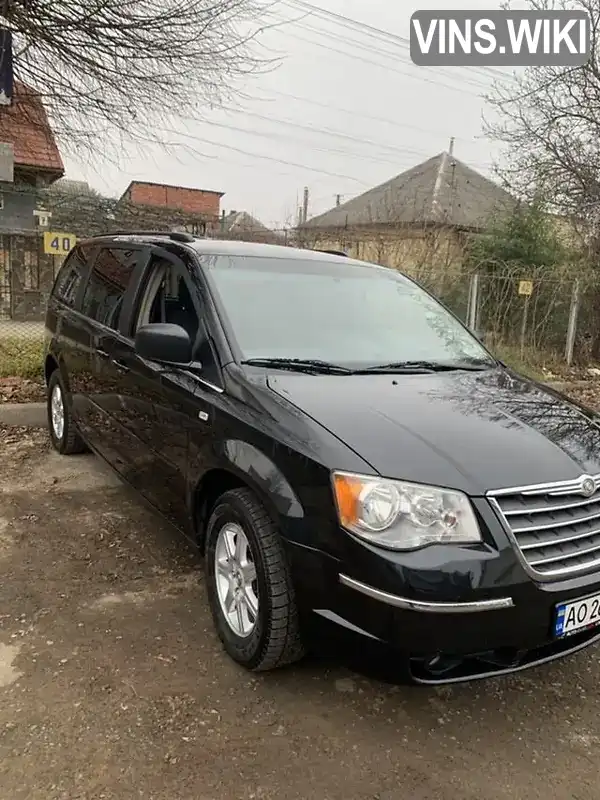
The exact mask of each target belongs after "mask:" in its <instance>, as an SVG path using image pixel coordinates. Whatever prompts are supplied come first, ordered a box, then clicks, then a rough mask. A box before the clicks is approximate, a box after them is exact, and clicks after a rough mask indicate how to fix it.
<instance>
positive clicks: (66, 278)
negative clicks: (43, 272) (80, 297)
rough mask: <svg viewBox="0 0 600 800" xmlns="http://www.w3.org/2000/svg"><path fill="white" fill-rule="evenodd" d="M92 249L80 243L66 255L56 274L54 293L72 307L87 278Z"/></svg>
mask: <svg viewBox="0 0 600 800" xmlns="http://www.w3.org/2000/svg"><path fill="white" fill-rule="evenodd" d="M91 250H92V248H91V247H84V246H82V245H78V246H77V247H76V248H75V249H74V250H73V251H72V252H71V253H69V255H68V256H67V257H66V259H65V261H64V263H63V265H62V267H61V268H60V270H59V272H58V275H57V276H56V281H55V282H54V288H53V289H52V294H53V295H54V296H55V297H58V299H59V300H62V302H63V303H66V304H67V305H68V306H71V308H72V307H73V306H74V305H75V298H76V297H77V291H78V289H79V287H80V286H81V282H82V281H83V280H84V278H85V275H86V272H87V268H88V259H89V257H90V255H91Z"/></svg>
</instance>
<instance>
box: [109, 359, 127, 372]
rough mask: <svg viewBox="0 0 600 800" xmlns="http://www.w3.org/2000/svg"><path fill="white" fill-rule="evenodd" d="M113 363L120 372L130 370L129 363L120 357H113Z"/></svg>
mask: <svg viewBox="0 0 600 800" xmlns="http://www.w3.org/2000/svg"><path fill="white" fill-rule="evenodd" d="M112 363H113V364H114V365H115V367H116V368H117V369H118V370H119V372H129V367H128V366H127V364H124V363H123V362H122V361H119V359H118V358H113V359H112Z"/></svg>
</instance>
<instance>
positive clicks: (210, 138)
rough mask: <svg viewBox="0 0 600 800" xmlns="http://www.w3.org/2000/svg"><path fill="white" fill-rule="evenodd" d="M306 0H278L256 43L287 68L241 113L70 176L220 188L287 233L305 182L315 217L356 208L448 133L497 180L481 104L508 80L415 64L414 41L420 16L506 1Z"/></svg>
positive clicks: (106, 188) (185, 128) (212, 116)
mask: <svg viewBox="0 0 600 800" xmlns="http://www.w3.org/2000/svg"><path fill="white" fill-rule="evenodd" d="M301 2H302V0H300V2H298V0H281V2H280V4H279V5H278V7H277V9H276V10H275V11H274V12H270V16H269V18H268V19H267V20H266V22H268V23H274V22H281V21H282V20H289V22H288V23H286V24H284V25H283V26H279V27H277V28H276V29H272V30H269V31H267V32H266V33H265V34H263V35H262V36H261V40H260V41H261V43H262V47H263V48H265V47H266V48H268V51H269V53H270V55H271V57H278V58H281V59H282V62H281V65H280V66H279V67H278V68H277V69H276V70H274V71H271V72H270V73H268V74H264V75H261V76H260V77H258V78H254V79H253V80H252V81H249V82H248V85H247V86H246V87H245V89H246V92H247V93H248V94H249V95H251V99H250V100H244V103H243V110H239V109H238V110H229V111H228V110H225V111H221V110H220V111H218V112H216V111H213V112H208V113H207V121H206V122H205V123H201V124H194V125H193V126H191V125H190V124H189V123H187V124H185V125H183V124H182V130H181V136H180V137H179V143H178V145H176V146H175V147H171V151H170V152H164V151H162V150H160V149H159V148H157V149H155V150H153V151H152V152H147V153H146V154H144V155H136V156H132V157H129V158H127V159H125V160H124V161H123V163H122V164H121V165H120V167H116V166H110V165H105V164H102V162H101V161H100V160H99V161H98V162H97V163H96V164H93V165H90V166H84V165H82V164H78V163H76V162H73V161H71V160H67V164H66V166H67V177H69V178H74V179H83V180H87V181H88V182H89V183H90V184H91V185H92V186H94V188H96V189H98V190H100V191H102V192H104V193H106V194H110V195H118V194H121V193H122V192H123V191H124V190H125V188H126V187H127V184H128V183H129V181H130V180H136V179H137V180H146V181H156V182H160V183H170V184H176V185H182V186H192V187H196V188H203V189H214V190H217V191H221V192H224V193H225V194H224V197H223V198H222V204H221V208H222V209H225V210H226V211H227V212H229V211H230V210H233V209H235V210H237V211H240V210H246V211H248V212H250V213H251V214H253V215H254V216H256V217H257V218H258V219H260V220H261V221H262V222H264V223H265V224H267V225H269V226H271V227H282V226H284V225H290V224H294V222H295V219H296V215H297V207H298V204H299V203H300V202H301V198H302V191H303V187H304V186H308V188H309V191H310V204H309V216H314V215H315V214H319V213H321V212H323V211H326V210H327V209H328V208H330V207H332V206H333V205H334V204H335V197H336V195H337V194H341V196H342V202H343V201H344V200H348V199H350V198H351V197H353V196H356V195H358V194H361V193H362V192H363V191H365V190H366V189H368V188H370V187H372V186H375V185H377V184H378V183H381V182H383V181H385V180H387V179H388V178H391V177H393V176H394V175H397V174H399V173H400V172H403V171H404V170H405V169H408V168H410V167H411V166H414V165H415V164H418V163H419V162H421V161H424V160H425V159H427V158H429V157H431V156H433V155H435V154H437V153H439V152H441V151H442V150H446V149H447V148H448V144H449V141H450V138H451V137H455V140H456V141H455V149H454V153H455V155H456V156H457V157H458V158H459V159H461V160H462V161H464V162H466V163H467V164H469V165H470V166H471V167H473V168H474V169H477V170H479V171H480V172H483V173H485V174H489V173H490V170H491V167H492V164H493V160H494V158H497V157H498V155H499V149H498V147H497V146H496V145H494V143H492V142H490V141H489V140H487V139H486V138H484V137H483V135H482V114H483V113H484V110H485V103H484V101H483V99H482V94H484V93H485V92H486V91H487V90H488V89H489V87H490V86H491V84H492V82H493V80H494V76H495V75H499V74H502V73H501V71H500V70H499V69H497V68H489V69H488V68H476V69H466V68H460V69H459V68H452V69H448V68H445V69H442V68H435V69H434V68H424V67H417V66H415V65H413V64H412V62H411V60H410V54H409V49H408V35H409V20H410V16H411V14H412V13H413V12H414V11H416V10H418V9H436V10H441V9H452V8H460V9H465V10H466V9H473V10H479V9H480V10H482V11H485V10H490V9H491V8H498V7H499V3H498V2H493V0H492V2H490V0H487V2H480V0H459V2H457V0H420V2H414V1H413V0H368V2H367V1H366V0H311V5H314V6H317V7H319V8H320V9H323V10H324V11H325V12H326V13H324V14H317V13H315V12H310V13H309V12H308V10H307V8H306V7H305V6H302V5H301ZM515 5H523V4H522V3H521V2H518V3H517V4H515ZM307 14H308V15H307ZM335 15H341V16H335ZM348 20H353V21H355V22H352V21H348ZM357 23H358V24H357ZM373 28H375V29H378V30H373ZM504 74H506V73H504ZM508 79H510V78H508ZM148 119H149V120H151V119H152V110H151V109H148ZM169 138H170V139H171V140H173V137H172V136H170V137H169Z"/></svg>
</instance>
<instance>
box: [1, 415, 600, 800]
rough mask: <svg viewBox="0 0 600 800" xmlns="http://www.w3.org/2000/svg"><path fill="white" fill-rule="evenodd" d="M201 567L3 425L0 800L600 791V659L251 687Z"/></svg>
mask: <svg viewBox="0 0 600 800" xmlns="http://www.w3.org/2000/svg"><path fill="white" fill-rule="evenodd" d="M199 567H200V565H199V562H198V558H197V556H196V555H195V554H194V553H193V552H192V551H191V550H190V549H189V548H188V547H187V545H186V544H185V543H184V541H183V540H182V539H181V538H179V537H178V535H177V534H176V533H175V532H174V531H172V530H171V529H170V528H169V527H168V526H167V525H165V524H163V523H162V522H161V521H160V520H159V519H157V518H156V517H155V516H154V515H153V514H152V513H151V512H150V511H148V510H147V509H146V508H145V507H144V506H142V505H141V504H140V503H139V502H138V501H137V499H136V498H135V496H133V495H132V494H131V493H130V492H129V490H126V489H124V488H123V487H122V486H121V485H120V484H119V483H118V482H117V481H116V479H115V478H114V477H113V476H112V475H111V474H110V473H109V472H108V471H107V470H106V468H105V467H103V466H101V465H100V463H99V462H98V460H97V459H96V458H94V457H93V456H77V457H71V458H61V457H60V456H57V455H55V454H53V453H51V452H50V451H49V449H48V445H47V441H46V434H45V433H44V432H43V431H31V430H27V429H10V430H9V429H0V800H59V798H60V799H61V800H66V799H68V800H84V798H85V800H92V798H93V799H94V800H96V799H98V800H99V799H100V798H111V799H112V798H114V799H115V800H129V799H130V798H132V799H133V798H144V800H251V798H253V799H255V800H274V799H275V798H277V800H287V799H288V798H289V799H290V800H292V798H302V799H303V800H304V799H305V798H311V800H312V799H313V798H314V800H348V799H349V798H350V800H354V799H356V800H392V799H393V800H457V799H458V800H469V799H471V798H472V800H475V799H477V800H506V799H508V798H511V800H512V799H513V798H518V799H519V800H521V798H527V800H535V798H544V800H546V798H548V797H552V798H555V799H556V800H563V799H564V800H567V798H568V799H569V800H597V798H598V797H599V796H600V789H599V788H598V786H599V785H600V781H599V778H600V774H599V772H600V758H599V757H598V752H599V745H600V663H599V660H598V656H599V652H598V650H591V651H587V652H586V653H584V654H580V655H578V656H576V657H573V658H570V659H569V660H568V661H563V662H561V663H560V664H556V665H553V666H550V667H545V668H541V669H537V670H533V671H529V672H527V673H524V674H522V675H521V676H520V677H515V678H510V679H502V680H494V681H490V682H486V683H477V684H471V685H465V686H460V687H453V688H450V689H449V688H438V689H423V688H411V687H396V686H392V685H389V684H383V683H378V682H376V681H374V680H372V679H368V678H365V677H364V676H360V675H356V674H353V673H352V672H350V671H349V670H348V669H347V668H346V667H344V666H343V665H341V664H332V663H330V662H324V661H317V660H314V659H313V660H308V661H306V662H305V663H303V664H301V665H296V666H294V667H292V668H290V669H288V670H286V671H282V672H279V673H277V674H269V675H263V676H260V677H256V676H252V675H250V674H248V673H246V672H245V671H243V670H242V669H240V668H238V667H237V666H236V665H235V664H233V663H232V662H231V661H230V660H229V659H228V658H227V657H226V656H225V655H224V654H223V652H222V650H221V648H220V645H219V643H218V641H217V639H216V636H215V634H214V633H213V630H212V625H211V621H210V618H209V614H208V611H207V604H206V598H205V591H204V584H203V579H202V575H201V571H200V568H199Z"/></svg>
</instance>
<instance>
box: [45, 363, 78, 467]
mask: <svg viewBox="0 0 600 800" xmlns="http://www.w3.org/2000/svg"><path fill="white" fill-rule="evenodd" d="M47 410H48V431H49V433H50V440H51V442H52V446H53V447H54V449H55V450H56V451H57V452H59V453H60V454H61V455H72V454H74V453H83V452H85V450H86V449H87V448H86V446H85V443H84V442H83V439H82V438H81V436H80V435H79V434H78V433H77V430H76V428H75V426H74V424H73V421H72V419H71V412H70V410H69V405H68V402H67V390H66V387H65V384H64V381H63V379H62V378H61V375H60V372H59V371H58V369H56V370H54V372H53V373H52V375H51V376H50V380H49V381H48V399H47Z"/></svg>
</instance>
